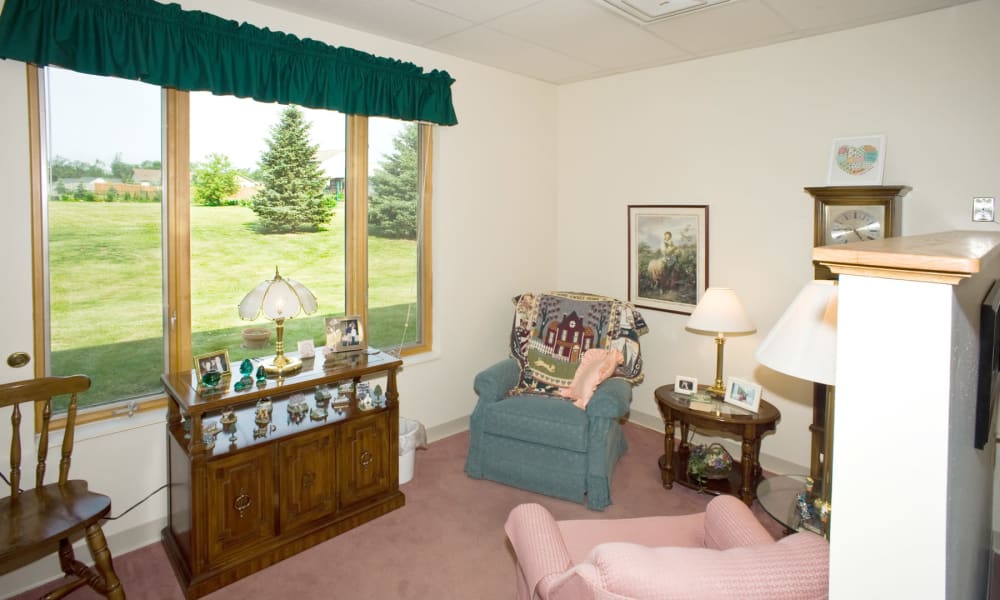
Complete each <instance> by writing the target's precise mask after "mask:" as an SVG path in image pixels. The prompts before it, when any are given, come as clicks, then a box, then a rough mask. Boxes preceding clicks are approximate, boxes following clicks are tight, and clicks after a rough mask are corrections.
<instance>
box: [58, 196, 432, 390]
mask: <svg viewBox="0 0 1000 600" xmlns="http://www.w3.org/2000/svg"><path fill="white" fill-rule="evenodd" d="M160 209H161V207H160V205H159V204H145V203H144V204H139V203H73V202H51V203H49V230H50V233H49V248H50V269H51V272H50V281H51V300H50V304H51V310H52V315H51V323H52V326H51V333H50V335H51V348H52V371H53V373H54V374H59V375H64V374H71V373H86V374H87V375H90V377H91V379H92V380H93V387H92V388H91V391H90V392H88V393H87V394H86V395H85V398H84V400H85V401H86V403H87V404H96V403H101V402H107V401H111V400H117V399H120V398H123V397H132V396H138V395H142V394H146V393H153V392H156V391H158V390H160V389H161V388H160V385H159V375H160V373H161V372H162V371H163V336H162V327H163V325H162V321H163V314H162V308H161V307H162V298H163V290H162V284H161V282H162V271H161V266H160V265H161V249H160V246H161V244H160V233H159V231H160ZM342 211H343V209H342V207H340V206H338V207H337V211H336V212H337V214H336V215H335V217H334V219H333V222H332V223H331V224H330V226H329V227H328V228H327V229H326V230H323V231H317V232H311V233H293V234H276V235H263V234H259V233H257V232H256V231H255V229H254V227H253V223H254V222H255V220H256V215H254V213H253V212H252V211H251V210H250V209H248V208H244V207H240V206H227V207H203V206H193V207H191V223H192V227H191V228H192V233H191V237H192V240H191V273H192V275H191V278H192V281H191V306H192V313H193V314H192V321H193V323H192V339H193V342H192V344H193V349H192V353H193V354H194V355H198V354H202V353H205V352H211V351H215V350H221V349H227V350H228V351H229V356H230V359H231V360H232V361H234V362H236V361H240V360H242V359H243V358H246V357H250V356H260V355H266V354H269V353H273V352H274V338H273V336H272V338H271V345H270V347H269V348H267V349H262V350H246V349H244V348H241V347H240V344H241V342H242V338H241V337H240V331H241V330H242V329H243V328H245V327H248V326H251V325H253V326H259V327H270V328H273V326H274V325H273V323H271V322H270V321H268V320H266V319H265V318H263V317H262V318H260V319H258V320H257V321H254V322H252V323H251V322H248V321H243V320H241V319H240V318H239V315H238V314H237V309H236V307H237V305H238V304H239V302H240V300H241V299H242V298H243V296H244V295H245V294H246V293H247V292H248V291H249V290H250V289H251V288H253V287H254V286H255V285H257V284H258V283H260V282H261V281H263V280H265V279H270V278H271V277H272V276H273V275H274V268H275V265H277V266H278V267H279V269H280V270H281V273H282V275H283V276H286V277H291V278H292V279H296V280H298V281H300V282H301V283H303V284H304V285H305V286H306V287H308V288H309V289H310V290H312V292H313V293H314V294H315V295H316V298H317V301H318V303H319V310H318V311H317V312H316V313H315V314H314V315H311V316H308V317H306V316H299V317H298V318H295V319H291V320H289V321H286V322H285V347H286V349H292V350H294V349H295V345H296V342H298V341H299V340H303V339H313V340H314V342H315V343H316V345H321V344H323V343H324V341H325V340H324V326H323V320H324V318H325V317H327V316H332V315H340V314H343V312H344V295H345V292H344V286H345V281H344V223H343V214H342ZM416 251H417V248H416V243H415V242H413V241H407V240H388V239H381V238H372V239H370V240H369V247H368V254H369V272H370V273H369V291H368V293H369V298H370V300H369V301H370V303H371V306H370V307H369V328H370V331H369V332H368V337H369V340H368V343H369V345H371V346H375V347H380V348H387V347H391V346H396V345H398V344H399V343H400V342H401V341H402V340H401V336H402V332H403V323H404V322H405V320H406V313H407V309H408V308H409V309H410V313H411V314H410V321H409V328H408V329H407V335H406V338H407V339H406V340H405V341H406V342H407V343H409V342H413V341H415V337H416V332H417V329H418V324H417V315H416V312H415V307H414V306H411V305H410V304H411V303H413V302H414V300H415V298H416V283H415V282H416V277H417V260H416Z"/></svg>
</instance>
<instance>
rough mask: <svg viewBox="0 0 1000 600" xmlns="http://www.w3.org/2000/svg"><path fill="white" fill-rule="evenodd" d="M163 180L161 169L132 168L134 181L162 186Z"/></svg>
mask: <svg viewBox="0 0 1000 600" xmlns="http://www.w3.org/2000/svg"><path fill="white" fill-rule="evenodd" d="M162 182H163V172H162V171H160V170H159V169H132V183H137V184H143V183H145V184H146V185H153V186H156V187H160V184H161V183H162Z"/></svg>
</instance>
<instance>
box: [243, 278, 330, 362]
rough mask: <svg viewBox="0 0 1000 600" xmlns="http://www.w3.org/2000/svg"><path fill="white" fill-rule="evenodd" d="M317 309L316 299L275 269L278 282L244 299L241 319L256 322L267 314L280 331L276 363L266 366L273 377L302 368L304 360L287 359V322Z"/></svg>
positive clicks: (271, 281) (269, 282)
mask: <svg viewBox="0 0 1000 600" xmlns="http://www.w3.org/2000/svg"><path fill="white" fill-rule="evenodd" d="M317 307H318V305H317V303H316V296H314V295H313V293H312V292H310V291H309V289H308V288H307V287H306V286H304V285H302V284H301V283H299V282H298V281H295V280H294V279H286V278H284V277H282V276H281V275H280V274H279V273H278V267H274V279H269V280H267V281H263V282H261V283H260V284H259V285H258V286H257V287H255V288H254V289H252V290H250V292H249V293H248V294H247V295H246V296H244V298H243V300H242V301H241V302H240V306H239V310H240V318H241V319H244V320H246V321H253V320H255V319H257V317H259V316H260V315H261V313H263V314H264V316H265V317H267V318H268V319H271V320H272V321H274V324H275V327H276V329H277V341H276V342H275V353H274V361H273V362H272V363H271V364H265V365H264V370H265V371H266V372H267V373H268V374H269V375H285V374H287V373H292V372H294V371H297V370H299V369H300V368H302V361H301V360H299V359H297V358H290V357H288V356H285V342H284V339H283V338H284V330H285V319H291V318H292V317H294V316H296V315H298V314H299V313H300V312H301V313H304V314H307V315H308V314H312V313H314V312H316V308H317Z"/></svg>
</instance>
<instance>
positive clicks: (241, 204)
mask: <svg viewBox="0 0 1000 600" xmlns="http://www.w3.org/2000/svg"><path fill="white" fill-rule="evenodd" d="M28 69H29V83H31V85H30V86H29V88H30V89H32V113H33V117H32V122H34V123H36V124H37V125H36V126H34V127H32V136H33V138H34V147H35V148H38V149H39V152H38V154H39V155H40V159H39V160H37V161H33V164H35V165H36V167H37V171H38V173H35V174H34V176H33V179H34V180H37V181H38V182H39V185H37V186H35V187H36V188H37V191H36V193H35V196H36V198H35V202H36V206H37V207H38V210H36V211H35V212H36V219H35V221H36V223H35V224H34V230H35V244H36V252H35V256H36V257H37V258H36V261H38V262H39V264H37V265H36V269H35V273H36V284H35V285H36V302H39V303H40V304H41V305H42V306H40V307H37V308H36V314H41V315H43V319H42V321H43V322H42V323H36V329H38V333H37V335H36V346H40V347H36V354H37V355H39V356H46V357H47V360H46V361H45V364H44V365H41V364H40V365H39V367H38V368H39V369H40V370H41V369H44V371H43V372H39V373H37V374H38V375H48V374H52V375H67V374H72V373H85V374H87V375H89V376H90V377H91V379H92V380H93V387H92V390H91V391H90V392H88V393H87V394H85V395H84V397H83V398H82V400H83V401H84V402H86V403H87V406H89V407H104V408H103V409H100V408H99V409H96V410H92V411H90V414H89V418H90V419H93V418H101V417H102V416H107V415H110V414H116V413H118V412H121V411H124V410H126V409H125V407H124V406H123V404H125V406H128V410H129V411H131V410H133V409H136V408H141V407H142V406H143V402H142V401H145V400H150V399H155V398H158V397H161V396H162V389H161V386H160V383H159V375H160V374H161V373H162V372H164V371H179V370H187V369H190V368H191V357H192V356H196V355H200V354H204V353H206V352H211V351H215V350H219V349H226V350H227V351H228V352H229V355H230V359H231V360H232V361H234V362H236V361H239V360H242V358H246V357H260V356H267V355H268V354H273V352H274V336H273V324H272V323H270V322H267V321H261V322H253V323H251V322H246V321H241V320H240V318H239V315H238V313H237V310H236V306H237V304H238V303H239V301H240V299H241V298H242V296H243V295H244V294H245V293H246V292H247V291H248V290H249V289H250V288H252V287H253V286H254V285H256V284H257V283H259V282H260V281H262V280H264V279H269V278H271V277H272V276H273V274H274V269H275V268H276V267H277V268H278V269H280V271H281V273H282V275H283V276H287V277H291V278H294V279H297V280H298V281H300V282H302V283H303V284H305V285H306V286H307V287H308V288H309V289H311V290H312V291H313V292H314V293H315V294H316V296H317V299H318V302H319V311H318V312H317V313H315V314H313V315H310V316H308V317H305V316H302V317H299V318H295V319H292V320H289V321H288V322H286V330H285V344H286V349H289V350H295V347H296V342H297V341H301V340H312V341H313V342H314V344H315V345H317V346H319V345H322V344H323V343H325V337H324V327H323V322H324V319H325V318H326V317H329V316H339V315H344V314H360V315H363V316H364V318H365V319H366V320H367V323H366V325H367V331H368V332H369V339H368V344H369V345H370V346H374V347H377V348H382V349H387V350H390V351H394V352H395V351H399V352H400V353H412V352H417V351H421V350H426V349H429V347H430V343H431V331H430V314H431V312H430V293H429V290H430V272H429V257H430V253H429V251H430V248H429V236H427V235H426V232H427V231H429V216H430V197H429V190H430V186H429V177H430V132H431V129H430V126H428V125H418V124H415V123H408V122H402V121H396V120H392V119H380V118H379V119H376V118H372V119H368V118H365V117H354V116H348V115H343V114H341V113H337V112H334V111H326V110H315V109H307V108H302V107H297V106H286V105H279V104H274V103H260V102H256V101H253V100H249V99H238V98H234V97H231V96H216V95H212V94H208V93H204V92H192V93H186V92H178V91H175V90H170V91H165V90H161V89H160V88H157V87H155V86H150V85H147V84H142V83H138V82H131V81H125V80H121V79H116V78H110V77H99V76H93V75H82V74H78V73H75V72H72V71H65V70H60V69H55V68H45V69H40V70H39V69H36V68H35V67H30V66H29V67H28ZM39 74H41V75H40V76H39ZM161 132H164V135H162V136H161ZM43 141H44V143H43ZM161 149H162V150H161ZM359 165H362V166H363V167H361V168H359ZM38 292H41V293H38ZM248 329H251V330H253V329H257V330H263V331H265V332H267V331H270V332H271V333H272V335H271V337H270V339H269V340H267V341H264V342H261V341H260V339H259V336H255V335H253V334H254V333H259V332H253V331H246V330H248ZM320 360H321V359H320ZM126 403H127V404H126ZM146 405H150V404H148V403H147V404H146ZM152 405H155V402H154V403H153V404H152ZM84 416H85V417H87V415H84Z"/></svg>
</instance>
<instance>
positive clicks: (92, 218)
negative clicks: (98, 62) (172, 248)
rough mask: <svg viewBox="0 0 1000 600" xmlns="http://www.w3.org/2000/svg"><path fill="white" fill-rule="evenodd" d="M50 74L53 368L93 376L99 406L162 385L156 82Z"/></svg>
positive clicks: (49, 335)
mask: <svg viewBox="0 0 1000 600" xmlns="http://www.w3.org/2000/svg"><path fill="white" fill-rule="evenodd" d="M43 73H44V83H45V91H46V94H45V96H44V97H45V98H46V100H47V106H46V115H47V123H46V125H47V126H46V128H45V131H46V133H47V136H46V137H47V141H48V144H47V145H45V148H46V150H47V152H46V155H45V157H44V159H45V160H44V162H45V166H46V169H45V174H46V177H45V185H44V187H43V189H45V190H46V192H47V193H46V194H45V198H44V207H45V212H46V216H47V218H46V219H45V223H46V225H47V229H46V231H45V232H44V233H45V238H46V240H47V247H46V250H47V256H48V261H47V265H45V273H46V275H47V281H48V286H47V288H48V294H47V302H46V304H47V306H48V309H49V310H48V319H47V325H48V326H47V327H46V331H45V334H46V335H45V338H46V340H47V349H48V353H47V359H48V369H49V374H52V375H73V374H75V373H86V374H88V375H90V377H91V382H92V383H91V390H90V391H89V392H87V394H84V395H83V396H82V398H85V399H86V401H87V402H89V403H94V404H105V403H108V402H113V401H115V400H119V399H128V398H135V397H141V396H147V395H150V394H155V393H159V391H160V389H161V388H160V384H159V375H160V373H161V372H162V370H163V367H164V360H163V357H164V351H163V288H162V281H163V272H162V268H161V265H162V260H161V253H160V248H161V246H162V233H161V226H160V223H161V221H162V219H161V211H160V202H161V196H162V195H161V185H160V183H161V182H160V172H161V170H160V167H161V156H160V146H161V142H160V90H159V88H157V87H154V86H150V85H146V84H143V83H139V82H134V81H125V80H122V79H112V78H100V77H93V76H90V75H81V74H79V73H74V72H73V71H65V70H62V69H54V68H52V69H45V70H44V71H43ZM43 355H45V354H43V353H40V352H37V351H36V356H43ZM57 401H63V402H65V401H66V399H65V398H59V399H58V400H57ZM54 410H65V406H56V407H55V408H54Z"/></svg>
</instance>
